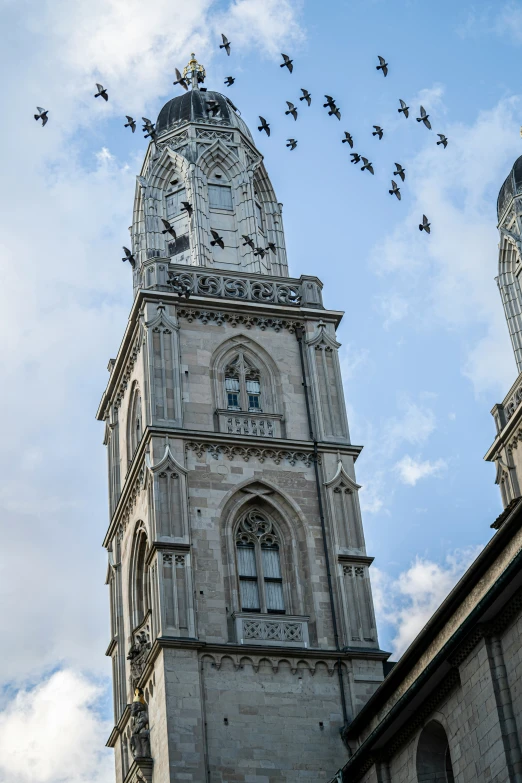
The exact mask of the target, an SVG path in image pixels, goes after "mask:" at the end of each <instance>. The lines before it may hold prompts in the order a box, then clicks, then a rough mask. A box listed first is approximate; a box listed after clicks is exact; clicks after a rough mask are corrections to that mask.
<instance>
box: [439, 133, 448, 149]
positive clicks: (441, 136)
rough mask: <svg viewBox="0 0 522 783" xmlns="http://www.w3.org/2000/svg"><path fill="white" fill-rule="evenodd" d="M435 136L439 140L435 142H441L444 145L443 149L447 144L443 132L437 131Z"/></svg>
mask: <svg viewBox="0 0 522 783" xmlns="http://www.w3.org/2000/svg"><path fill="white" fill-rule="evenodd" d="M437 136H438V137H439V139H440V141H438V142H437V144H442V145H443V146H444V149H446V147H447V146H448V139H447V138H446V136H445V135H444V134H443V133H437Z"/></svg>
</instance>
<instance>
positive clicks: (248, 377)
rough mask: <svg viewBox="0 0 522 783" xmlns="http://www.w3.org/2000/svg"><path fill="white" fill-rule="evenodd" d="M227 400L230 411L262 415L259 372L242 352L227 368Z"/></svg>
mask: <svg viewBox="0 0 522 783" xmlns="http://www.w3.org/2000/svg"><path fill="white" fill-rule="evenodd" d="M225 400H226V405H227V410H229V411H248V412H249V413H262V407H261V378H260V374H259V370H257V369H256V368H255V367H254V366H253V365H252V364H251V363H250V362H249V361H248V359H247V358H246V357H245V355H244V354H243V353H242V352H241V353H239V354H238V355H237V356H236V358H235V359H234V360H233V361H232V362H230V364H229V365H228V366H227V367H226V368H225Z"/></svg>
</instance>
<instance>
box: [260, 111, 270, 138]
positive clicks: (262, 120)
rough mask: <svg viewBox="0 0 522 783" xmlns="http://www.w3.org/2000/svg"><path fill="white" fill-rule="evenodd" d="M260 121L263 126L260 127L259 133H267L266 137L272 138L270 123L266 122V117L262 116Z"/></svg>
mask: <svg viewBox="0 0 522 783" xmlns="http://www.w3.org/2000/svg"><path fill="white" fill-rule="evenodd" d="M259 121H260V123H261V125H260V126H259V127H258V131H265V133H266V135H267V136H270V125H269V124H268V122H267V121H266V120H265V118H264V117H261V116H260V117H259Z"/></svg>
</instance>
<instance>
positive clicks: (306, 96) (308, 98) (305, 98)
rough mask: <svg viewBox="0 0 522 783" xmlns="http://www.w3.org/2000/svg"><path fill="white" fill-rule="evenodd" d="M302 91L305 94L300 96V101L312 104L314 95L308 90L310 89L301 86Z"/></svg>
mask: <svg viewBox="0 0 522 783" xmlns="http://www.w3.org/2000/svg"><path fill="white" fill-rule="evenodd" d="M301 92H302V93H303V94H302V95H301V97H300V98H299V100H300V101H306V102H307V104H308V105H309V106H310V104H311V103H312V96H311V95H310V93H309V92H308V90H304V89H303V88H302V87H301Z"/></svg>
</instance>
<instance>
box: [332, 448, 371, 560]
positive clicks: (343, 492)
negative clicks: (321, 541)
mask: <svg viewBox="0 0 522 783" xmlns="http://www.w3.org/2000/svg"><path fill="white" fill-rule="evenodd" d="M324 487H325V490H326V496H327V499H328V506H329V511H330V518H331V519H332V522H333V524H332V530H333V533H334V540H335V543H336V546H337V549H338V551H339V552H341V553H343V554H347V553H348V552H350V553H351V554H364V534H363V526H362V518H361V510H360V506H359V496H358V490H359V489H360V488H361V487H360V485H359V484H357V483H356V482H355V481H354V479H353V478H352V477H351V476H350V475H348V473H347V472H346V470H345V469H344V465H343V463H342V462H341V460H339V462H338V463H337V470H336V472H335V475H334V476H333V478H331V479H330V480H329V481H325V482H324Z"/></svg>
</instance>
